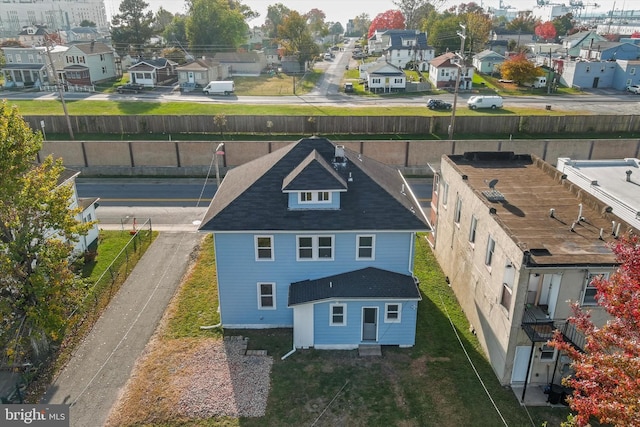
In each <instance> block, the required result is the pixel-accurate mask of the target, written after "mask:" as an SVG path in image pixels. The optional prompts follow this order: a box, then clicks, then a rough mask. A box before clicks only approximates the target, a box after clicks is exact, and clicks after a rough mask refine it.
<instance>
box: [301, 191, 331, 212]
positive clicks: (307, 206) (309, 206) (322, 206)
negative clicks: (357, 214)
mask: <svg viewBox="0 0 640 427" xmlns="http://www.w3.org/2000/svg"><path fill="white" fill-rule="evenodd" d="M330 193H331V203H328V202H326V203H302V204H301V203H299V202H298V197H299V193H297V192H294V193H289V209H340V192H339V191H330Z"/></svg>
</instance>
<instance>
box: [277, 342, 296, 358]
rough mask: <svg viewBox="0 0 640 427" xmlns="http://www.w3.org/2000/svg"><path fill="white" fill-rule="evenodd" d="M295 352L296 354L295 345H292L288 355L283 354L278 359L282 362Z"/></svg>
mask: <svg viewBox="0 0 640 427" xmlns="http://www.w3.org/2000/svg"><path fill="white" fill-rule="evenodd" d="M295 352H296V345H295V344H293V348H292V349H291V351H290V352H289V353H287V354H285V355H284V356H282V357H281V358H280V360H284V359H286V358H287V357H289V356H291V355H292V354H293V353H295Z"/></svg>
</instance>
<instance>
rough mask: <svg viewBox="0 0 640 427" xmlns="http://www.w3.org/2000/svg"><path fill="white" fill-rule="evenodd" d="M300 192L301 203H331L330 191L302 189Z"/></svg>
mask: <svg viewBox="0 0 640 427" xmlns="http://www.w3.org/2000/svg"><path fill="white" fill-rule="evenodd" d="M298 194H299V198H298V201H299V202H300V203H331V193H330V192H329V191H302V192H300V193H298Z"/></svg>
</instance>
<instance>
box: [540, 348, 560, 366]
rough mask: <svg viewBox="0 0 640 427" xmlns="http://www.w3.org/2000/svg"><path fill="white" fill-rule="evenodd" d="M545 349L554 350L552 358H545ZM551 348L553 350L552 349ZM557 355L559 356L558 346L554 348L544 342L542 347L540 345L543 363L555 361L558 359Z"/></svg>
mask: <svg viewBox="0 0 640 427" xmlns="http://www.w3.org/2000/svg"><path fill="white" fill-rule="evenodd" d="M543 349H545V350H546V351H547V352H550V351H551V350H553V356H552V357H551V358H548V357H545V358H543V357H542V355H543V352H542V350H543ZM550 349H551V350H550ZM556 357H558V349H557V348H553V347H550V346H548V345H546V344H543V345H542V347H540V361H541V362H543V363H553V362H555V361H556Z"/></svg>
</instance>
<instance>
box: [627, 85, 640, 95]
mask: <svg viewBox="0 0 640 427" xmlns="http://www.w3.org/2000/svg"><path fill="white" fill-rule="evenodd" d="M627 92H631V93H635V94H636V95H640V85H631V86H627Z"/></svg>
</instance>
